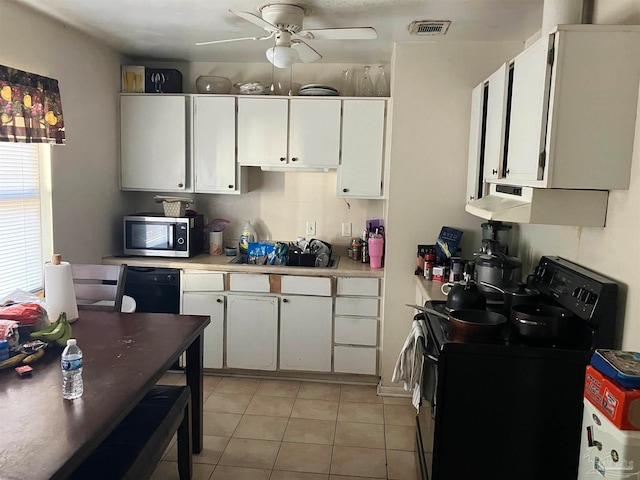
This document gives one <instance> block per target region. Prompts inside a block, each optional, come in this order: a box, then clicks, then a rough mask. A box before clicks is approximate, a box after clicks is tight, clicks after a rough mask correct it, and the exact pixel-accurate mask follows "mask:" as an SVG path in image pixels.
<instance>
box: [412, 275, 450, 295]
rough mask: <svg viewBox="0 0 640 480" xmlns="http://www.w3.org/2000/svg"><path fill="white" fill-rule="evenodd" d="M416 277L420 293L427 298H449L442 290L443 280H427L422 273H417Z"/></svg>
mask: <svg viewBox="0 0 640 480" xmlns="http://www.w3.org/2000/svg"><path fill="white" fill-rule="evenodd" d="M415 278H416V285H417V286H418V288H419V289H420V293H421V294H422V297H423V298H424V299H425V300H442V301H446V300H447V296H446V295H445V294H444V293H442V291H441V290H440V287H442V283H443V282H432V281H431V280H425V278H424V277H423V276H421V275H415Z"/></svg>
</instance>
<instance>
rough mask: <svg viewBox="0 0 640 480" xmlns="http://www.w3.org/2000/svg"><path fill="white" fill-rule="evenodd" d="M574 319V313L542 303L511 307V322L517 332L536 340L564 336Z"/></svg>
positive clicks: (554, 338) (555, 338)
mask: <svg viewBox="0 0 640 480" xmlns="http://www.w3.org/2000/svg"><path fill="white" fill-rule="evenodd" d="M573 320H574V315H573V313H571V312H570V311H569V310H567V309H565V308H561V307H553V306H551V305H542V304H540V305H535V304H523V305H514V306H513V307H511V324H512V325H513V327H514V328H515V330H516V332H518V334H519V335H522V336H523V337H527V338H531V339H535V340H557V339H560V338H563V337H564V336H566V335H567V333H568V332H569V329H570V326H571V323H572V322H573Z"/></svg>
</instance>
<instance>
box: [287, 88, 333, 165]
mask: <svg viewBox="0 0 640 480" xmlns="http://www.w3.org/2000/svg"><path fill="white" fill-rule="evenodd" d="M289 109H290V111H289V162H290V163H291V164H293V165H302V166H305V167H306V166H309V167H319V168H322V167H326V168H331V167H337V166H338V163H339V162H340V109H341V101H340V100H328V99H322V100H316V99H298V98H292V99H291V100H290V103H289Z"/></svg>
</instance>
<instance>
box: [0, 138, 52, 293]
mask: <svg viewBox="0 0 640 480" xmlns="http://www.w3.org/2000/svg"><path fill="white" fill-rule="evenodd" d="M41 238H42V232H41V220H40V167H39V159H38V146H37V145H34V144H28V143H5V142H0V298H4V297H5V296H6V295H7V294H9V293H11V292H12V291H13V290H15V289H17V288H20V289H22V290H26V291H35V290H37V289H40V288H42V286H43V279H42V240H41Z"/></svg>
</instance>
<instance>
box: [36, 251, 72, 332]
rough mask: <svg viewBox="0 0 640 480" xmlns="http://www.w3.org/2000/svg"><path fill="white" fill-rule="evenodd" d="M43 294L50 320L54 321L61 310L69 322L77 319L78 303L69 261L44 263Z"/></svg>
mask: <svg viewBox="0 0 640 480" xmlns="http://www.w3.org/2000/svg"><path fill="white" fill-rule="evenodd" d="M44 295H45V301H46V304H47V314H48V315H49V320H50V321H51V322H54V321H56V320H57V319H58V316H59V315H60V313H62V312H65V313H66V314H67V320H68V321H69V322H73V321H75V320H77V319H78V304H77V303H76V293H75V290H74V289H73V277H72V276H71V265H69V262H60V264H58V265H56V264H55V263H51V262H47V263H45V264H44Z"/></svg>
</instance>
